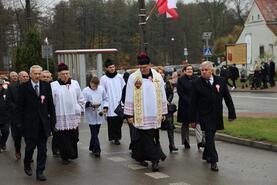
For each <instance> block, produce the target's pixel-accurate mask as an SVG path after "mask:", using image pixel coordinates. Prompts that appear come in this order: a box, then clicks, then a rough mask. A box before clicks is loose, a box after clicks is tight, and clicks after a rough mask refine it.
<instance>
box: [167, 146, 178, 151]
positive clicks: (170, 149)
mask: <svg viewBox="0 0 277 185" xmlns="http://www.w3.org/2000/svg"><path fill="white" fill-rule="evenodd" d="M169 151H170V152H174V151H178V148H176V147H175V146H174V147H171V146H169Z"/></svg>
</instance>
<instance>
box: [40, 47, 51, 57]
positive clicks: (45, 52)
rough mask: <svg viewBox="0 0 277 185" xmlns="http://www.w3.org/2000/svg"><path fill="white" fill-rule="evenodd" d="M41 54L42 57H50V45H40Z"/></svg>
mask: <svg viewBox="0 0 277 185" xmlns="http://www.w3.org/2000/svg"><path fill="white" fill-rule="evenodd" d="M41 55H42V58H52V57H53V49H52V45H42V46H41Z"/></svg>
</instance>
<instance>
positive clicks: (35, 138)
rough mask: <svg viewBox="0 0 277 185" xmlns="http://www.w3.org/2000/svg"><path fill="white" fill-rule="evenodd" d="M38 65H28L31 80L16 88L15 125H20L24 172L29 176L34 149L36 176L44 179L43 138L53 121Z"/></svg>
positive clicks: (48, 92) (49, 93)
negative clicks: (22, 138)
mask: <svg viewBox="0 0 277 185" xmlns="http://www.w3.org/2000/svg"><path fill="white" fill-rule="evenodd" d="M41 71H42V68H41V67H40V66H39V65H33V66H32V67H31V68H30V77H31V79H30V80H29V81H28V82H26V83H22V84H20V86H19V89H18V102H17V113H18V120H17V122H18V124H22V132H23V136H24V139H25V144H26V147H25V157H24V171H25V173H26V174H27V175H28V176H32V174H33V172H32V168H31V161H32V158H33V153H34V150H35V148H37V168H36V179H37V180H39V181H45V180H46V177H45V175H44V174H43V171H44V170H45V164H46V152H47V138H48V137H49V136H50V133H51V128H52V127H53V126H54V125H55V123H56V115H55V107H54V104H53V98H52V91H51V87H50V84H48V83H46V82H43V81H40V75H41Z"/></svg>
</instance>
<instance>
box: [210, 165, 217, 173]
mask: <svg viewBox="0 0 277 185" xmlns="http://www.w3.org/2000/svg"><path fill="white" fill-rule="evenodd" d="M211 170H212V171H216V172H217V171H218V166H217V164H216V163H211Z"/></svg>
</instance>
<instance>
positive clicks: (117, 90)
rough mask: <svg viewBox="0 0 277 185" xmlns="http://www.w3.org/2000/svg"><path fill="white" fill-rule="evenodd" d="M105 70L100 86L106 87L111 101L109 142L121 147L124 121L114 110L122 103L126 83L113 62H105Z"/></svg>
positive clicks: (108, 114) (108, 115) (108, 118)
mask: <svg viewBox="0 0 277 185" xmlns="http://www.w3.org/2000/svg"><path fill="white" fill-rule="evenodd" d="M105 70H106V73H105V75H104V76H102V77H101V79H100V85H101V86H102V87H104V89H105V91H106V93H107V96H108V100H109V105H108V107H109V110H108V112H107V122H108V136H109V141H114V144H116V145H119V144H120V142H119V140H120V139H121V127H122V123H123V119H122V118H121V117H119V116H118V115H117V114H115V112H114V110H115V109H116V107H117V106H118V104H119V103H120V102H121V95H122V89H123V87H124V85H125V81H124V79H123V77H122V76H121V75H120V74H117V72H116V68H115V64H114V62H113V61H112V60H110V59H107V61H106V62H105Z"/></svg>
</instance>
